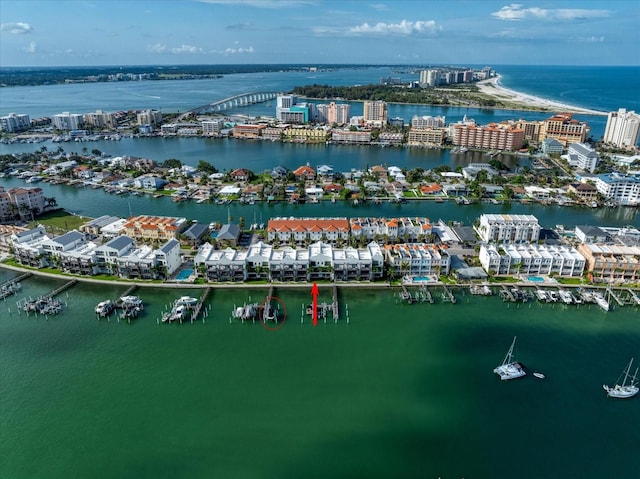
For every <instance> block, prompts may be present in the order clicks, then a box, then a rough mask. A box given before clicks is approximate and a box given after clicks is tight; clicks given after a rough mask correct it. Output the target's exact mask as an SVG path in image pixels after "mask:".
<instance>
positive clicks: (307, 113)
mask: <svg viewBox="0 0 640 479" xmlns="http://www.w3.org/2000/svg"><path fill="white" fill-rule="evenodd" d="M276 118H277V120H278V121H285V122H288V123H308V122H309V121H311V119H312V118H313V106H312V105H311V104H310V103H298V98H297V97H296V96H295V95H278V97H277V99H276Z"/></svg>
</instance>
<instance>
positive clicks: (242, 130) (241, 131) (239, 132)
mask: <svg viewBox="0 0 640 479" xmlns="http://www.w3.org/2000/svg"><path fill="white" fill-rule="evenodd" d="M265 128H266V125H236V126H234V127H233V129H232V130H231V132H232V134H233V137H234V138H248V139H256V138H259V137H260V136H261V135H262V131H263V130H264V129H265Z"/></svg>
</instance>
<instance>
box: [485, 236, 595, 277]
mask: <svg viewBox="0 0 640 479" xmlns="http://www.w3.org/2000/svg"><path fill="white" fill-rule="evenodd" d="M479 259H480V264H482V267H483V268H484V270H485V271H486V272H487V273H489V274H499V275H512V274H525V275H526V274H555V275H558V276H568V277H580V276H582V275H583V273H584V268H585V263H586V261H585V258H584V256H582V255H581V254H580V253H578V251H577V250H576V249H575V248H574V247H572V246H550V245H537V244H519V245H515V244H509V245H492V244H490V245H482V246H481V247H480V254H479Z"/></svg>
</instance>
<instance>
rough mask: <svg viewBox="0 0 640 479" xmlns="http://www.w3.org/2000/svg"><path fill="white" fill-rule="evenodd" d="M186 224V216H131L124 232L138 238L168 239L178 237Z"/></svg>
mask: <svg viewBox="0 0 640 479" xmlns="http://www.w3.org/2000/svg"><path fill="white" fill-rule="evenodd" d="M186 226H187V220H186V218H176V217H171V216H146V215H141V216H132V217H131V218H129V219H128V220H127V223H126V224H125V225H124V231H123V232H124V234H125V235H127V236H129V237H131V238H134V239H136V240H151V241H154V240H158V241H166V240H169V239H172V238H176V237H177V235H178V234H179V233H180V232H181V231H182V230H183V229H184V228H186Z"/></svg>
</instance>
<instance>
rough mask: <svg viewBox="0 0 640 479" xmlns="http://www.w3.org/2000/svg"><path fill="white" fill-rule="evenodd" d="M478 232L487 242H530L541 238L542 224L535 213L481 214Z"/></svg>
mask: <svg viewBox="0 0 640 479" xmlns="http://www.w3.org/2000/svg"><path fill="white" fill-rule="evenodd" d="M475 228H476V232H477V233H478V235H479V236H480V238H481V239H482V241H484V242H487V243H530V242H536V241H538V240H539V239H540V225H539V224H538V219H537V218H536V217H535V216H533V215H503V214H483V215H480V223H479V225H478V226H477V227H475Z"/></svg>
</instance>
